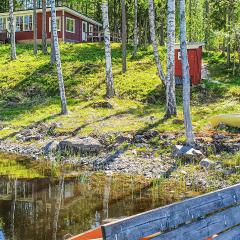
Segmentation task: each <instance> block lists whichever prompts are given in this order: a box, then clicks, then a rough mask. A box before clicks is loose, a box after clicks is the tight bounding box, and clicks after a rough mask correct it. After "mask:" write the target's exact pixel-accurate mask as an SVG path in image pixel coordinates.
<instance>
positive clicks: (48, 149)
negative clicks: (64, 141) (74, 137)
mask: <svg viewBox="0 0 240 240" xmlns="http://www.w3.org/2000/svg"><path fill="white" fill-rule="evenodd" d="M58 147H59V142H58V141H51V142H49V143H48V144H47V145H46V146H45V147H43V153H44V154H45V155H49V154H50V153H55V152H57V150H58Z"/></svg>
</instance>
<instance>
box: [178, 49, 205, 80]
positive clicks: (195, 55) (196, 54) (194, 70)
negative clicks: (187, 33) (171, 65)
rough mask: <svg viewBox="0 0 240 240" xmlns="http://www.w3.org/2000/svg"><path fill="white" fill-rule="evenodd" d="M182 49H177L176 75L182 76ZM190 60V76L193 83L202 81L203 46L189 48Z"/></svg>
mask: <svg viewBox="0 0 240 240" xmlns="http://www.w3.org/2000/svg"><path fill="white" fill-rule="evenodd" d="M179 53H180V49H175V76H176V77H182V62H181V59H179V57H178V56H179ZM188 62H189V67H190V77H191V81H192V84H193V85H197V84H199V83H200V81H201V78H202V76H201V71H202V47H198V48H194V49H188Z"/></svg>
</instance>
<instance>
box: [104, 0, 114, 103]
mask: <svg viewBox="0 0 240 240" xmlns="http://www.w3.org/2000/svg"><path fill="white" fill-rule="evenodd" d="M102 15H103V30H104V43H105V58H106V97H107V98H111V97H113V96H114V95H115V94H114V81H113V73H112V55H111V44H110V30H109V19H108V3H107V1H105V0H104V1H103V3H102Z"/></svg>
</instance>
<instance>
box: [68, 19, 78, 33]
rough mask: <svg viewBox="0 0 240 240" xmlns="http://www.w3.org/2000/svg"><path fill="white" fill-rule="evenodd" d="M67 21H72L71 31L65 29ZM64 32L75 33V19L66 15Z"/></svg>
mask: <svg viewBox="0 0 240 240" xmlns="http://www.w3.org/2000/svg"><path fill="white" fill-rule="evenodd" d="M68 21H73V31H69V30H68V29H67V23H68ZM66 32H69V33H76V20H75V19H74V18H70V17H66Z"/></svg>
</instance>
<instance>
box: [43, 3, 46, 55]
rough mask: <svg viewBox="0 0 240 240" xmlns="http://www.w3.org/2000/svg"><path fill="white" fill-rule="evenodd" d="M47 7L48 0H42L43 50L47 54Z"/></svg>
mask: <svg viewBox="0 0 240 240" xmlns="http://www.w3.org/2000/svg"><path fill="white" fill-rule="evenodd" d="M46 24H47V9H46V0H42V52H43V54H47V30H46Z"/></svg>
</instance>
